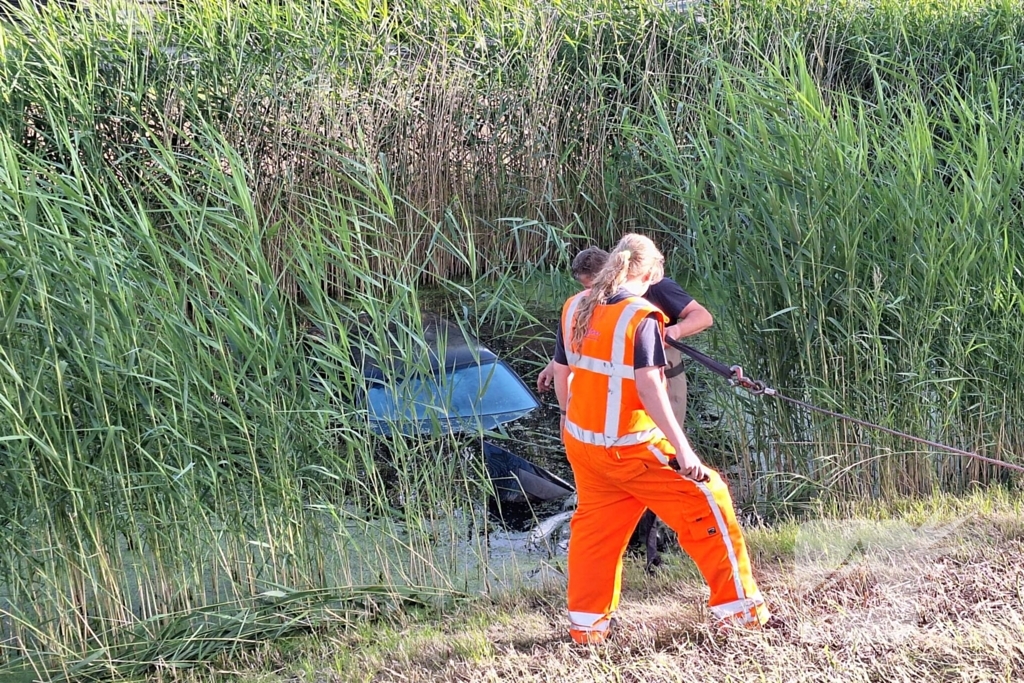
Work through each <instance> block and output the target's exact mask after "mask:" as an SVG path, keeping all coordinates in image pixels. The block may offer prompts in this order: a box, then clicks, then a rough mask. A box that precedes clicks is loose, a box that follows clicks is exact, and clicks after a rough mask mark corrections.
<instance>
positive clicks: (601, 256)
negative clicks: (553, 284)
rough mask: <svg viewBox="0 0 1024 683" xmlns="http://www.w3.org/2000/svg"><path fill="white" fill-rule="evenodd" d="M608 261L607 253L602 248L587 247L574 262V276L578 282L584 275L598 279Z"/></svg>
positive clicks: (577, 255)
mask: <svg viewBox="0 0 1024 683" xmlns="http://www.w3.org/2000/svg"><path fill="white" fill-rule="evenodd" d="M607 261H608V252H607V251H605V250H604V249H602V248H600V247H587V248H586V249H584V250H583V251H581V252H580V253H578V254H576V258H574V259H573V260H572V276H573V277H574V278H576V279H577V280H579V279H580V277H581V276H583V275H586V276H587V277H596V276H597V274H598V273H599V272H601V269H602V268H604V264H605V262H607Z"/></svg>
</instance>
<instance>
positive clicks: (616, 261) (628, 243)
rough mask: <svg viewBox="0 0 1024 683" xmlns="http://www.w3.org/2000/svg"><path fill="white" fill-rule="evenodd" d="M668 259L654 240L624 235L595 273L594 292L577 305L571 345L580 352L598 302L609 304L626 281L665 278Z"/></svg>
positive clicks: (630, 234) (591, 291)
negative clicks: (651, 276)
mask: <svg viewBox="0 0 1024 683" xmlns="http://www.w3.org/2000/svg"><path fill="white" fill-rule="evenodd" d="M664 263H665V258H664V257H663V256H662V255H661V252H660V251H658V248H657V247H656V246H655V245H654V242H652V241H651V240H650V238H648V237H644V236H643V235H638V234H636V233H629V234H627V235H623V237H622V239H621V240H619V243H618V244H617V245H615V249H613V250H612V253H611V254H609V255H608V260H607V261H606V262H605V264H604V267H603V268H602V269H601V270H600V272H598V274H597V275H596V276H594V284H593V286H592V287H591V288H590V292H588V293H587V295H586V296H584V297H583V299H582V300H581V301H580V303H579V306H577V307H576V315H575V316H574V317H573V320H572V339H571V340H570V343H569V347H570V348H571V349H572V350H573V351H575V352H577V353H579V351H580V349H581V348H582V346H583V338H584V337H586V336H587V330H588V329H589V328H590V320H591V318H593V316H594V311H595V310H597V307H598V305H600V304H603V303H607V301H608V299H609V298H611V296H612V295H613V294H615V292H617V291H619V288H620V287H622V284H623V283H624V282H625V281H626V280H629V279H631V278H636V277H641V276H644V275H647V274H648V273H651V274H652V275H654V277H653V278H652V280H654V281H657V280H660V279H661V276H662V275H663V274H664V272H665V271H664Z"/></svg>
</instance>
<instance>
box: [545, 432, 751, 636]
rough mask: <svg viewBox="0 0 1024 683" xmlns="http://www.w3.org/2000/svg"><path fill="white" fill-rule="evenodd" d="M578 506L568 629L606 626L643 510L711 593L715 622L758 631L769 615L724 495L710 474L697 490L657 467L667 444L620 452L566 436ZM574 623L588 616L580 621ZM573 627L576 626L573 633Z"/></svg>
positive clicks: (572, 543) (719, 482)
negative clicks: (670, 533)
mask: <svg viewBox="0 0 1024 683" xmlns="http://www.w3.org/2000/svg"><path fill="white" fill-rule="evenodd" d="M565 442H566V453H567V455H568V456H569V462H570V464H571V465H572V469H573V473H574V475H575V478H576V488H577V492H578V494H579V504H578V506H577V508H576V513H575V514H574V515H573V518H572V522H571V529H572V532H571V535H570V538H569V611H570V615H576V616H573V617H571V620H572V622H573V627H572V628H573V629H577V628H579V626H582V627H586V626H587V625H588V624H587V623H586V622H587V621H588V620H589V619H591V618H592V617H593V616H594V615H600V618H599V619H597V620H594V621H592V622H591V624H597V623H607V619H608V618H610V617H611V615H612V613H613V612H614V611H615V610H616V608H617V607H618V603H619V594H620V589H621V579H622V555H623V553H624V552H625V549H626V544H627V543H628V542H629V537H630V535H631V534H632V532H633V529H634V528H635V526H636V523H637V522H638V521H639V519H640V516H641V515H642V514H643V512H644V510H645V509H646V508H650V509H651V510H652V511H653V512H654V513H655V514H656V515H657V516H658V517H659V518H661V520H662V521H663V522H665V523H666V524H667V525H668V526H669V527H671V528H672V529H673V530H674V531H675V532H676V533H677V534H678V536H679V542H680V545H681V546H682V548H683V550H685V551H686V552H687V554H688V555H689V556H690V557H691V558H693V561H694V563H695V564H696V565H697V567H698V569H699V570H700V572H701V574H702V575H703V576H704V579H705V581H707V583H708V586H709V587H710V588H711V598H710V600H709V605H710V607H711V612H712V614H713V615H714V616H715V618H716V619H718V620H725V621H733V622H735V623H738V624H746V625H754V624H756V623H764V622H765V621H767V619H768V617H769V616H770V615H769V612H768V609H767V607H766V606H765V604H764V600H763V599H762V598H761V594H760V591H759V590H758V588H757V584H756V582H755V581H754V578H753V576H752V575H751V572H750V559H749V557H748V555H747V548H746V544H745V543H744V541H743V535H742V532H741V530H740V528H739V524H738V523H737V522H736V514H735V511H734V510H733V506H732V498H731V497H730V495H729V489H728V487H727V486H726V485H725V482H724V481H722V478H721V477H720V476H719V475H718V473H716V472H712V473H711V480H710V481H708V482H706V483H697V482H694V481H693V480H691V479H687V478H685V477H683V476H682V475H680V474H679V473H678V472H676V471H675V470H673V469H671V468H670V467H668V466H667V465H665V464H663V462H662V461H661V458H659V457H658V455H661V456H662V457H667V455H668V454H670V453H672V450H671V447H670V446H669V444H668V442H667V441H658V442H652V443H648V444H640V445H637V446H630V447H624V448H610V449H609V448H604V447H600V446H593V445H589V444H586V443H582V442H580V441H577V440H575V439H573V438H572V436H571V435H570V434H568V433H566V434H565ZM579 615H590V616H588V618H587V619H580V620H579V621H580V622H583V623H578V621H577V618H578V616H579ZM577 624H578V625H577Z"/></svg>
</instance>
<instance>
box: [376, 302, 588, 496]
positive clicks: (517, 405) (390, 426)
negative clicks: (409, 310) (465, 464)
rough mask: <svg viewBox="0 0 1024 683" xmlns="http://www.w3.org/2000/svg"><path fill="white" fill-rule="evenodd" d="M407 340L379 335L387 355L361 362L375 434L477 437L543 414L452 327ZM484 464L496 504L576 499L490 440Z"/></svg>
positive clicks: (510, 375) (442, 324)
mask: <svg viewBox="0 0 1024 683" xmlns="http://www.w3.org/2000/svg"><path fill="white" fill-rule="evenodd" d="M406 336H408V337H409V339H405V338H403V336H402V335H400V334H399V333H398V331H397V328H396V329H391V330H389V332H388V335H379V336H378V338H386V339H389V340H390V341H391V349H390V352H389V353H382V352H377V353H376V354H371V353H365V352H364V354H363V356H362V359H361V361H360V362H359V365H360V366H361V367H362V374H363V379H364V381H365V393H364V401H365V408H366V410H367V414H368V418H369V421H370V427H371V428H372V429H373V430H374V431H375V432H377V433H379V434H383V435H389V434H393V433H395V432H399V433H403V434H445V433H466V434H481V433H482V432H484V431H493V430H494V429H495V428H497V427H498V426H499V425H502V424H506V423H508V422H512V421H514V420H518V419H520V418H522V417H524V416H526V415H527V414H529V413H530V412H532V411H534V410H536V409H537V408H539V407H540V405H541V404H540V401H539V400H537V397H536V396H534V394H533V392H532V391H530V388H529V387H528V386H527V384H526V382H524V381H523V380H522V378H521V377H519V375H517V374H516V373H515V371H514V370H513V369H512V368H511V367H510V366H509V365H508V364H507V363H506V362H505V361H503V360H501V359H500V358H498V356H497V355H496V354H495V353H494V352H493V351H491V350H490V349H488V348H487V347H486V346H484V345H483V344H481V343H480V342H479V341H478V340H477V339H474V338H473V337H472V336H471V335H469V334H468V333H466V332H464V331H463V330H462V329H461V328H459V327H458V326H457V325H454V324H452V323H450V322H447V321H445V320H442V319H439V318H437V319H430V320H428V321H427V322H426V323H425V324H424V326H423V336H422V339H420V338H418V337H416V338H412V335H406ZM406 341H408V342H409V343H404V342H406ZM379 345H380V346H383V345H384V344H379ZM374 356H377V357H374ZM483 456H484V462H485V463H486V465H487V470H488V474H489V475H490V477H491V481H492V484H493V487H494V492H495V496H496V498H497V499H498V500H499V501H501V502H503V503H527V502H529V503H534V502H541V501H547V500H555V499H559V498H564V497H566V496H568V495H570V494H572V493H573V492H574V489H573V486H572V484H570V483H568V482H566V481H565V480H563V479H561V478H560V477H558V476H557V475H555V474H552V473H551V472H548V471H547V470H545V469H544V468H542V467H540V466H538V465H535V464H533V463H531V462H530V461H528V460H526V459H525V458H523V457H521V456H518V455H516V454H515V453H512V452H511V451H509V450H507V449H505V448H502V447H500V446H498V445H496V444H494V443H491V442H489V441H487V440H484V441H483Z"/></svg>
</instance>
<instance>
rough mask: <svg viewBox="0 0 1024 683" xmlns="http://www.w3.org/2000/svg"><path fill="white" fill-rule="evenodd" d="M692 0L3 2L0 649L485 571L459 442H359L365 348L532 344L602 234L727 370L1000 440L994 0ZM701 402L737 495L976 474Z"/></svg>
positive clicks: (1016, 425)
mask: <svg viewBox="0 0 1024 683" xmlns="http://www.w3.org/2000/svg"><path fill="white" fill-rule="evenodd" d="M700 12H701V13H702V17H703V19H704V21H697V20H696V17H695V16H694V15H692V14H687V13H676V12H667V11H663V10H662V9H661V8H660V7H659V6H656V5H654V4H650V3H638V2H612V1H607V2H606V1H603V0H602V1H601V2H596V3H595V2H585V3H584V2H563V3H559V4H558V6H557V8H556V7H555V6H553V5H550V4H548V3H546V2H539V1H538V2H511V1H509V2H502V1H498V0H495V1H493V2H479V3H469V4H467V3H464V2H454V1H453V2H447V1H440V0H438V1H437V2H432V3H306V4H301V3H290V2H286V3H264V2H250V3H245V4H244V5H242V4H236V3H233V2H205V3H180V4H174V5H170V6H168V7H166V8H164V7H158V6H152V7H149V6H147V7H145V8H142V9H139V7H138V6H136V5H134V4H109V5H108V4H106V3H95V4H88V5H84V6H83V7H82V8H80V9H79V10H71V9H67V8H63V9H62V8H60V7H58V6H56V5H54V6H51V7H49V8H47V9H45V10H43V11H40V12H37V11H35V10H32V9H30V8H26V9H25V10H23V11H18V12H15V13H14V15H13V16H14V19H13V22H14V23H4V24H3V25H2V26H0V449H2V450H0V463H2V464H3V465H4V473H5V476H4V477H3V478H0V525H2V530H0V531H2V533H0V538H2V539H3V544H4V549H3V552H2V553H0V633H2V637H0V652H2V654H0V666H5V665H6V664H7V663H10V662H13V661H14V660H15V659H16V658H19V657H23V656H27V657H29V659H30V661H31V663H32V665H33V666H36V667H50V668H51V669H52V670H51V671H50V673H49V675H50V677H59V676H65V677H66V678H68V679H74V680H87V679H88V677H91V676H95V677H113V678H116V677H117V676H120V675H129V674H131V675H135V674H139V673H140V672H144V671H145V670H147V669H148V668H149V667H151V666H164V667H167V668H169V669H170V668H173V667H182V666H188V665H191V664H194V663H195V662H197V661H200V660H207V659H210V658H213V657H216V656H218V655H219V654H221V653H224V652H235V651H237V650H238V649H239V648H244V647H249V646H251V644H252V642H254V641H256V640H259V639H262V638H266V637H272V636H274V635H275V634H283V633H286V632H289V631H290V629H292V628H295V629H302V628H309V627H312V626H313V625H315V623H318V620H322V619H335V618H340V619H348V618H349V617H351V618H353V619H358V618H363V617H365V616H367V615H368V614H375V613H376V611H377V610H380V609H384V608H383V607H381V605H397V607H395V609H398V610H399V611H400V610H401V609H404V608H406V607H407V606H408V605H411V604H420V603H421V602H431V601H441V600H446V599H450V598H452V597H453V596H454V597H458V596H461V595H463V594H465V593H475V592H479V591H481V590H487V589H488V584H487V583H486V581H485V580H484V578H482V577H481V576H479V575H477V576H466V575H465V574H464V573H462V572H463V570H465V569H466V566H465V565H466V564H467V563H469V562H470V561H469V560H468V559H467V553H468V555H471V556H474V557H475V558H476V559H479V558H480V557H483V556H485V555H486V549H485V547H484V544H485V542H486V541H485V536H482V535H481V534H478V533H476V532H477V531H480V530H481V529H482V527H483V525H484V522H485V519H484V515H485V513H484V511H483V510H484V508H483V506H482V502H483V499H484V495H485V488H486V485H485V484H484V481H485V478H484V477H483V469H482V463H481V462H479V461H478V460H479V459H478V458H475V457H472V456H470V457H465V455H464V453H465V449H464V448H463V444H461V443H459V442H458V441H457V440H456V439H452V438H450V437H447V436H440V437H438V438H429V439H428V438H422V439H420V438H405V437H399V438H393V439H389V440H384V439H382V438H380V437H379V436H377V435H374V434H373V433H372V431H371V430H370V429H369V426H368V423H367V419H366V415H365V413H364V412H363V411H362V410H361V408H360V407H359V401H358V397H359V393H360V391H361V381H360V368H359V365H358V362H357V361H356V358H357V357H358V354H359V353H370V354H371V355H378V356H379V355H388V354H392V353H395V354H398V355H403V354H404V355H407V356H412V355H414V354H413V353H412V352H413V350H414V348H415V347H416V346H417V344H419V343H420V342H419V341H418V334H419V333H420V332H422V325H423V318H422V312H423V310H422V309H424V308H436V309H440V311H441V312H443V313H445V314H447V315H449V316H450V317H452V318H454V319H456V320H457V321H458V322H459V323H460V324H461V325H463V326H466V327H467V328H468V330H469V331H470V332H471V333H477V332H478V331H479V330H481V329H487V330H490V331H491V332H492V333H493V334H494V335H495V336H499V337H512V336H517V339H516V341H515V342H510V343H513V344H524V342H523V340H522V339H521V338H518V336H519V335H520V334H521V332H522V330H524V329H530V330H531V332H530V336H531V337H532V338H533V339H534V340H536V339H540V340H543V341H546V342H550V339H551V335H550V331H549V330H547V329H545V326H546V325H548V324H550V322H551V321H552V320H553V317H554V316H555V315H557V302H558V301H559V299H560V298H562V297H564V296H565V295H566V294H567V293H568V292H570V291H572V289H573V288H574V284H573V283H572V282H571V281H570V280H569V279H568V278H567V277H566V276H565V275H564V270H565V269H566V267H567V264H568V262H569V261H570V259H571V257H572V255H573V254H574V253H575V249H576V248H577V247H579V246H583V245H585V244H590V243H596V244H600V245H603V246H606V247H608V246H610V245H611V244H613V243H614V241H615V240H616V239H617V238H618V236H619V234H620V233H621V232H622V231H623V230H625V229H636V228H641V229H647V230H650V231H652V232H653V233H655V236H656V238H657V239H658V240H659V242H661V244H662V245H663V246H664V247H665V249H666V251H667V252H668V253H669V254H670V256H671V258H672V263H671V264H670V267H669V270H670V271H672V272H677V273H683V272H686V273H689V274H690V277H691V279H693V280H694V281H695V282H698V283H699V286H700V289H701V292H702V294H703V295H704V296H705V297H706V300H707V302H708V303H709V304H710V305H711V306H712V307H713V309H714V312H715V315H716V318H717V320H718V323H717V325H716V333H717V336H714V337H709V338H707V339H709V341H706V342H702V343H705V344H707V345H709V346H711V347H712V348H714V350H715V352H716V354H718V355H721V356H722V357H723V358H724V359H726V360H728V361H729V362H742V363H743V364H744V365H746V366H747V368H748V373H750V374H757V375H759V376H761V377H763V378H764V379H766V380H768V381H769V383H771V384H773V385H774V386H776V387H777V388H779V389H780V390H783V391H787V392H790V393H792V394H794V395H795V396H797V397H798V398H806V399H808V400H811V401H812V402H815V403H818V404H821V405H824V406H826V407H832V408H838V409H840V410H842V411H844V412H848V413H854V414H857V415H858V416H860V417H866V418H868V419H871V420H875V421H878V422H881V423H883V424H886V425H887V426H890V427H896V428H899V429H905V430H907V431H911V432H915V433H918V434H920V435H922V436H927V437H931V438H937V439H941V440H946V441H950V442H952V443H953V444H954V445H957V446H960V447H964V448H970V449H979V450H983V451H985V452H986V454H989V455H994V456H996V457H1007V458H1012V457H1014V455H1013V454H1014V453H1018V452H1019V451H1020V447H1021V444H1022V443H1024V438H1022V435H1021V431H1020V429H1021V428H1020V425H1021V424H1022V415H1024V409H1022V403H1021V398H1020V396H1019V395H1018V393H1019V392H1015V387H1017V386H1020V384H1021V381H1022V378H1024V361H1022V360H1021V356H1020V353H1019V349H1020V344H1021V340H1022V339H1024V328H1022V324H1024V323H1022V320H1024V315H1021V314H1022V313H1024V291H1022V285H1021V283H1022V282H1024V276H1022V274H1021V272H1020V265H1019V264H1020V262H1021V255H1022V253H1024V245H1022V242H1021V239H1022V237H1021V234H1022V233H1021V232H1020V230H1019V225H1020V202H1021V197H1020V192H1019V186H1020V172H1021V171H1020V169H1021V167H1022V161H1024V158H1022V157H1024V143H1022V135H1021V132H1022V130H1021V123H1020V120H1021V119H1020V116H1019V111H1020V102H1021V97H1022V94H1021V90H1020V79H1019V78H1017V74H1018V73H1019V72H1020V67H1021V66H1022V57H1021V53H1020V45H1021V44H1022V41H1021V36H1022V24H1021V20H1020V16H1021V15H1020V9H1019V7H1018V6H1017V5H1016V4H1014V3H1010V2H999V1H992V2H981V1H979V2H977V3H974V4H971V3H957V4H956V5H952V4H950V3H939V2H932V3H914V4H913V5H912V6H911V5H908V4H907V3H902V2H896V0H893V2H884V3H874V4H873V5H872V6H871V7H870V8H869V7H868V6H867V5H866V4H865V3H859V2H845V3H842V2H841V3H833V4H831V5H829V6H828V7H819V6H818V5H815V4H810V3H801V2H795V1H794V2H768V3H749V4H748V3H743V4H740V5H734V4H728V3H722V4H709V5H706V6H703V7H702V8H701V9H700ZM424 287H429V288H430V289H431V291H434V292H440V297H439V300H438V301H435V302H431V303H430V305H429V306H424V302H423V300H422V297H423V288H424ZM389 323H398V325H399V327H398V329H399V330H404V332H402V333H400V334H395V333H393V332H389V326H388V325H389ZM311 326H315V327H316V328H318V329H320V330H322V331H324V335H323V338H322V339H321V338H316V339H314V338H312V337H311V336H309V335H308V334H307V331H308V330H309V329H310V327H311ZM357 328H358V329H361V330H363V332H361V333H358V334H356V333H354V332H353V330H355V329H357ZM527 341H528V340H527ZM712 342H713V344H712ZM517 348H518V347H517ZM530 354H533V356H531V355H530ZM522 355H523V356H528V357H527V358H525V359H524V362H527V361H528V362H533V363H534V364H535V365H536V366H537V367H539V366H540V364H541V363H543V361H544V360H546V359H545V358H540V357H534V356H535V355H536V351H535V350H534V349H533V347H532V346H531V349H530V350H529V352H526V351H524V352H523V354H522ZM528 379H530V380H532V377H531V378H528ZM702 403H703V404H704V405H705V406H709V408H708V410H709V412H711V413H714V414H713V415H710V417H716V416H717V417H720V420H719V422H718V426H717V427H715V428H713V429H711V428H709V429H711V432H712V433H711V434H708V435H705V436H706V438H704V442H705V443H708V444H709V445H710V444H716V446H715V447H716V449H717V450H716V451H715V452H712V453H709V454H708V455H709V457H711V458H717V459H718V460H721V461H722V462H720V463H718V464H722V465H723V466H726V465H731V466H734V467H735V468H737V469H738V470H739V471H740V472H742V473H743V475H744V480H745V481H746V482H747V483H748V484H749V485H750V487H751V488H752V489H753V493H752V497H753V498H754V499H755V500H757V501H758V502H759V503H760V504H761V505H762V506H764V505H768V504H774V505H776V506H778V507H779V508H780V509H787V510H788V509H791V508H792V506H793V505H804V506H807V507H808V509H810V510H814V509H815V507H814V506H815V505H816V504H817V503H816V502H815V501H817V500H818V499H820V498H822V497H829V496H831V497H832V498H834V499H844V498H849V497H861V496H865V495H867V496H872V497H877V498H885V497H890V496H893V495H894V494H897V493H918V494H927V493H931V492H932V491H935V490H937V489H940V488H954V489H955V488H963V487H964V486H966V485H968V484H969V482H972V481H981V482H987V481H990V480H991V479H993V478H997V477H998V476H999V475H997V474H995V473H993V472H992V471H991V470H989V469H987V468H981V467H978V466H976V465H971V464H969V463H967V462H966V461H963V460H961V459H959V458H952V457H949V456H944V455H941V456H940V455H936V454H928V453H921V452H918V451H912V452H911V451H907V447H906V445H904V444H899V443H897V442H895V441H893V440H891V439H888V438H887V437H885V438H880V437H877V436H876V435H873V434H869V433H867V432H860V431H859V430H849V429H847V428H845V427H844V426H842V425H839V424H836V423H831V422H821V421H818V420H811V419H809V418H807V417H805V416H802V415H797V414H793V413H791V412H789V411H786V410H777V409H776V408H775V407H773V406H772V405H771V404H767V403H765V402H764V401H761V402H757V401H744V400H742V399H736V398H735V397H734V396H733V395H732V394H730V393H728V392H727V391H726V390H724V389H719V388H715V389H714V390H712V391H709V395H708V396H706V397H703V399H702ZM467 546H468V550H467ZM464 551H465V552H464ZM474 561H475V560H474ZM261 596H262V597H261ZM388 609H390V607H388ZM232 629H234V630H232ZM229 634H233V635H229ZM460 647H462V648H463V649H464V650H465V653H466V656H467V657H478V656H479V657H482V658H486V657H487V656H489V655H488V653H489V650H487V649H486V648H483V646H482V645H481V643H480V642H479V641H478V639H476V638H475V637H471V638H469V639H468V640H467V641H466V642H465V643H463V644H462V645H460Z"/></svg>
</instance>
